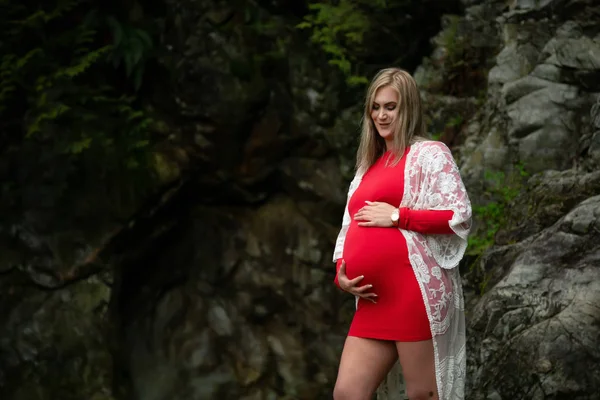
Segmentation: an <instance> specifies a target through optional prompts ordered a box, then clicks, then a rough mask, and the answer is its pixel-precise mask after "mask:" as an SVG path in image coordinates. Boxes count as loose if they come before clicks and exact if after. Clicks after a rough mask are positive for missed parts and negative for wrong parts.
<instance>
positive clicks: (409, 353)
mask: <svg viewBox="0 0 600 400" xmlns="http://www.w3.org/2000/svg"><path fill="white" fill-rule="evenodd" d="M396 348H397V349H398V358H399V359H400V366H401V367H402V375H403V377H404V382H405V384H406V392H407V394H408V398H409V399H410V400H413V399H414V400H421V399H427V400H429V399H432V400H438V390H437V384H436V380H435V361H434V355H433V342H432V341H431V340H424V341H420V342H396Z"/></svg>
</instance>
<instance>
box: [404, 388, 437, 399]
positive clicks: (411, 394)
mask: <svg viewBox="0 0 600 400" xmlns="http://www.w3.org/2000/svg"><path fill="white" fill-rule="evenodd" d="M407 395H408V399H409V400H438V397H437V395H436V390H435V388H426V387H413V388H411V387H409V388H407Z"/></svg>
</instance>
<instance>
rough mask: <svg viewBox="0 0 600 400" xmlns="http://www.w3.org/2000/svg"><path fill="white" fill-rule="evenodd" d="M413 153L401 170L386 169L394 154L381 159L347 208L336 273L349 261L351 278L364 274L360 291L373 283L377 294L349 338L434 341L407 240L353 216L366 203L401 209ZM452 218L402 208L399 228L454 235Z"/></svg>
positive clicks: (359, 313)
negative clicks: (347, 223) (365, 224)
mask: <svg viewBox="0 0 600 400" xmlns="http://www.w3.org/2000/svg"><path fill="white" fill-rule="evenodd" d="M408 150H409V149H407V150H406V152H405V153H404V155H403V157H402V159H401V160H400V162H398V164H397V165H396V166H388V165H386V160H387V159H388V158H390V156H391V153H390V152H386V153H385V154H384V155H383V156H381V157H380V158H379V159H378V160H377V162H376V163H375V164H374V165H373V166H372V167H371V168H369V170H368V171H367V172H366V173H365V175H364V176H363V178H362V181H361V183H360V185H359V186H358V188H357V189H356V191H355V192H354V194H353V195H352V198H351V199H350V202H349V203H348V211H349V213H350V217H351V219H352V221H351V223H350V226H349V228H348V232H347V234H346V238H345V241H344V250H343V255H342V258H340V259H339V260H337V269H338V270H339V267H340V265H341V261H342V259H343V260H345V262H346V275H347V276H348V278H350V279H353V278H355V277H357V276H359V275H364V279H363V280H362V281H361V282H360V284H359V286H362V285H366V284H372V285H373V288H372V291H373V292H374V293H376V294H377V303H376V304H374V303H372V302H370V301H368V300H364V299H362V298H360V299H359V301H358V306H357V310H356V312H355V314H354V318H353V320H352V324H351V326H350V331H349V333H348V335H349V336H357V337H364V338H373V339H382V340H393V341H403V342H411V341H419V340H428V339H431V330H430V328H429V320H428V319H427V314H426V311H425V303H424V300H423V296H422V295H421V289H420V288H419V284H418V283H417V280H416V278H415V275H414V273H413V269H412V266H411V265H410V262H409V260H408V249H407V246H406V241H405V239H404V235H403V234H402V232H401V231H400V230H399V229H398V228H395V227H388V228H380V227H361V226H358V225H357V222H356V221H354V214H356V212H357V211H358V210H359V209H360V208H361V207H363V206H364V205H366V203H365V201H379V202H385V203H388V204H391V205H393V206H394V207H398V206H399V205H400V202H401V201H402V195H403V193H404V167H405V163H406V154H407V152H408ZM452 214H453V213H452V211H445V210H442V211H438V210H436V211H434V210H411V209H407V208H402V209H400V221H399V228H401V229H405V230H412V231H416V232H421V233H425V234H427V233H429V234H451V233H453V232H452V230H451V228H450V226H449V223H448V221H449V220H450V219H451V218H452ZM335 283H336V284H337V276H336V280H335ZM338 286H339V285H338Z"/></svg>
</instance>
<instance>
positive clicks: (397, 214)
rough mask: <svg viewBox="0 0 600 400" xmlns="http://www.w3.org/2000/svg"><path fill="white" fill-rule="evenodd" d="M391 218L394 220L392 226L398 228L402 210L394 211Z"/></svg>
mask: <svg viewBox="0 0 600 400" xmlns="http://www.w3.org/2000/svg"><path fill="white" fill-rule="evenodd" d="M390 218H391V219H392V225H393V226H398V221H399V220H400V210H399V209H397V208H396V209H394V211H393V212H392V215H391V216H390Z"/></svg>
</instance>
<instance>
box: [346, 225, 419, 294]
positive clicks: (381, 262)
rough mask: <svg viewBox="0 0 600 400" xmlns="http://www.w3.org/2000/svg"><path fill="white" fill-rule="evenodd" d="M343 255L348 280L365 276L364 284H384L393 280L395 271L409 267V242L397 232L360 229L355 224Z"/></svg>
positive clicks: (349, 234)
mask: <svg viewBox="0 0 600 400" xmlns="http://www.w3.org/2000/svg"><path fill="white" fill-rule="evenodd" d="M343 254H344V256H343V257H344V260H345V261H346V274H347V276H348V278H350V279H352V278H355V277H357V276H359V275H364V276H365V279H364V280H363V281H362V282H361V284H363V283H364V284H368V283H370V284H373V285H376V284H380V283H383V282H385V281H386V279H389V278H390V273H389V272H390V269H391V268H395V269H397V268H400V267H401V266H402V265H407V266H409V264H408V256H407V248H406V241H405V239H404V236H403V235H402V232H400V231H399V230H398V229H396V228H378V227H360V226H358V225H356V224H355V223H354V221H353V222H352V224H351V225H350V227H349V229H348V233H347V235H346V240H345V241H344V253H343ZM392 275H393V274H392Z"/></svg>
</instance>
